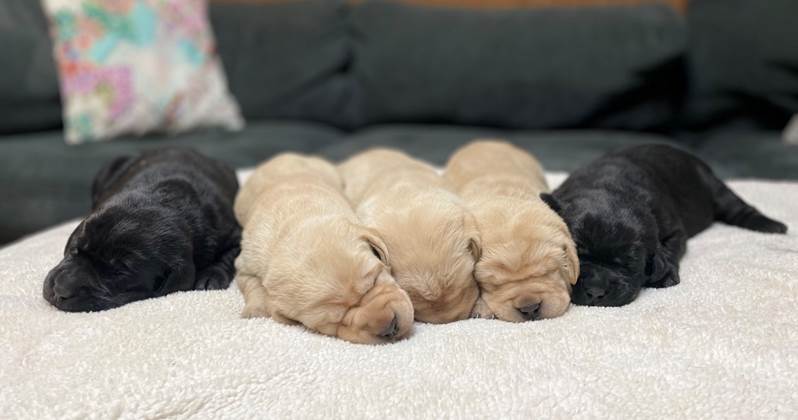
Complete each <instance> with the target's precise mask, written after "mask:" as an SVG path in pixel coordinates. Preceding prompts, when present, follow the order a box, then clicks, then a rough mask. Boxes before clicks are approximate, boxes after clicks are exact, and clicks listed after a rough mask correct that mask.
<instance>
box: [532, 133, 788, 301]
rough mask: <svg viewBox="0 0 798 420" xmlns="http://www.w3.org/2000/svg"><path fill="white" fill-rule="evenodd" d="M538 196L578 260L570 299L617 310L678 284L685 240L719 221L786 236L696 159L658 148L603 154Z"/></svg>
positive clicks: (779, 226) (657, 146)
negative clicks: (558, 219)
mask: <svg viewBox="0 0 798 420" xmlns="http://www.w3.org/2000/svg"><path fill="white" fill-rule="evenodd" d="M541 198H542V199H543V200H544V201H546V202H547V203H548V204H549V205H550V206H551V207H552V209H554V210H555V211H556V212H557V213H559V214H560V216H562V218H563V219H564V220H565V222H566V224H567V225H568V228H569V229H570V230H571V235H572V236H573V239H574V242H576V246H577V253H578V254H579V260H580V275H579V280H578V281H577V283H576V286H575V287H574V289H573V297H572V300H573V302H574V303H576V304H580V305H595V306H621V305H625V304H627V303H629V302H631V301H632V300H634V299H635V298H636V297H637V295H638V293H639V292H640V289H641V288H642V287H668V286H673V285H675V284H678V283H679V260H680V259H681V258H682V256H684V253H685V251H686V247H687V238H690V237H692V236H694V235H696V234H698V233H699V232H701V231H702V230H704V229H706V228H708V227H709V226H710V225H711V224H712V223H713V221H715V220H719V221H722V222H725V223H728V224H730V225H735V226H740V227H743V228H746V229H751V230H755V231H759V232H769V233H785V232H786V231H787V226H785V225H784V224H783V223H780V222H777V221H775V220H772V219H769V218H768V217H766V216H764V215H763V214H762V213H760V212H759V211H758V210H757V209H755V208H753V207H751V206H750V205H748V204H747V203H745V202H744V201H743V200H742V199H741V198H740V197H738V196H737V195H736V194H734V192H732V191H731V190H730V189H729V188H728V187H727V186H726V185H725V184H724V183H723V181H721V180H720V179H718V178H717V177H716V176H715V175H714V174H713V173H712V170H711V169H710V168H709V166H707V165H706V164H705V163H704V162H702V161H701V160H699V159H698V158H697V157H695V156H693V155H691V154H689V153H687V152H684V151H682V150H679V149H676V148H673V147H670V146H666V145H659V144H651V145H641V146H633V147H629V148H626V149H622V150H620V151H617V152H613V153H610V154H608V155H606V156H603V157H601V158H599V159H597V160H595V161H593V162H592V163H590V164H588V165H587V166H585V167H583V168H581V169H579V170H577V171H576V172H574V173H572V174H571V176H570V177H569V178H568V179H567V180H566V181H565V182H564V183H563V184H562V185H561V186H560V187H559V188H557V189H556V190H555V191H554V192H553V193H552V194H551V195H549V194H542V195H541Z"/></svg>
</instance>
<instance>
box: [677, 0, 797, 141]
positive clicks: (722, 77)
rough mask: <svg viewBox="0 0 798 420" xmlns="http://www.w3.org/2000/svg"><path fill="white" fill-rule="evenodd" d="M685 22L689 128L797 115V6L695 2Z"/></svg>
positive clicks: (779, 0) (782, 121) (772, 124)
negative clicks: (689, 85) (688, 84)
mask: <svg viewBox="0 0 798 420" xmlns="http://www.w3.org/2000/svg"><path fill="white" fill-rule="evenodd" d="M687 19H688V22H689V28H690V36H689V38H690V43H689V45H690V49H689V58H690V59H689V63H690V82H691V83H690V84H691V86H692V89H691V97H690V102H689V107H688V108H687V109H686V110H685V115H686V122H687V123H688V125H689V126H690V127H691V128H694V129H696V128H698V129H700V128H704V127H710V128H711V127H714V126H722V125H725V124H727V123H733V122H738V123H739V122H743V121H747V122H750V123H753V124H755V125H757V126H759V127H765V128H772V129H781V128H783V127H784V126H785V125H786V124H787V121H788V120H789V119H790V117H791V116H792V115H794V114H798V1H796V0H767V1H750V0H723V1H719V0H691V1H690V5H689V8H688V13H687Z"/></svg>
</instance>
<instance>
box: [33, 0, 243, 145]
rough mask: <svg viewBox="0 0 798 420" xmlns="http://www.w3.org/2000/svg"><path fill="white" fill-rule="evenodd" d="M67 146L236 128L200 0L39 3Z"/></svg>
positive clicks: (51, 0)
mask: <svg viewBox="0 0 798 420" xmlns="http://www.w3.org/2000/svg"><path fill="white" fill-rule="evenodd" d="M43 4H44V6H45V10H46V11H47V14H48V15H49V17H50V22H51V33H52V37H53V41H54V42H53V43H54V49H55V57H56V61H57V62H58V68H59V74H60V78H61V95H62V101H63V103H64V127H65V130H66V139H67V142H68V143H72V144H74V143H82V142H87V141H96V140H105V139H109V138H112V137H114V136H117V135H121V134H144V133H146V132H150V131H166V132H172V133H174V132H179V131H185V130H189V129H192V128H196V127H200V126H221V127H226V128H228V129H239V128H241V127H242V126H243V120H242V118H241V114H240V112H239V110H238V105H237V104H236V102H235V99H234V98H233V97H232V95H231V94H230V93H229V91H228V88H227V81H226V79H225V76H224V72H223V69H222V66H221V64H220V61H219V58H218V55H217V54H216V50H215V48H216V47H215V44H214V40H213V34H212V32H211V28H210V23H209V21H208V15H207V4H206V0H43Z"/></svg>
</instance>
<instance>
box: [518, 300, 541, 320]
mask: <svg viewBox="0 0 798 420" xmlns="http://www.w3.org/2000/svg"><path fill="white" fill-rule="evenodd" d="M516 309H518V312H521V316H522V317H523V318H524V319H525V320H527V321H533V320H536V319H538V317H540V303H533V304H531V305H526V306H522V307H520V308H516Z"/></svg>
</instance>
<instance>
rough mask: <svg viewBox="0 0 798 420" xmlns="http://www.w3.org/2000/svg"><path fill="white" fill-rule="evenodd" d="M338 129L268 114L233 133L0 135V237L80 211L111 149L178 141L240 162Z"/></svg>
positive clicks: (304, 144)
mask: <svg viewBox="0 0 798 420" xmlns="http://www.w3.org/2000/svg"><path fill="white" fill-rule="evenodd" d="M339 136H340V133H339V132H338V131H337V130H335V129H333V128H330V127H328V126H322V125H316V124H308V123H305V124H301V123H288V122H269V121H262V122H256V123H253V124H250V125H248V126H247V128H245V129H244V130H242V131H240V132H236V133H230V132H226V131H223V130H211V131H203V132H198V133H192V134H185V135H180V136H176V137H158V136H152V137H148V138H122V139H118V140H115V141H113V142H109V143H102V144H97V143H92V144H85V145H79V146H67V145H66V144H64V138H63V133H62V132H59V131H51V132H44V133H37V134H24V135H14V136H6V137H4V138H2V148H3V153H0V197H2V200H0V243H4V242H7V241H9V240H12V239H14V238H16V237H18V236H20V235H23V234H25V233H29V232H33V231H35V230H39V229H42V228H45V227H47V226H50V225H52V224H55V223H58V222H61V221H64V220H67V219H70V218H73V217H78V216H80V215H83V214H85V213H86V212H87V211H88V210H89V207H90V196H89V191H90V187H91V181H92V179H93V178H94V175H95V173H96V172H97V171H98V170H99V169H100V167H102V165H104V164H105V163H106V162H107V161H108V160H110V159H112V158H113V157H115V156H119V155H123V154H130V153H136V152H137V151H138V150H142V149H149V148H157V147H165V146H183V147H193V148H196V149H197V150H199V151H201V152H203V153H206V154H207V155H208V156H211V157H214V158H217V159H220V160H222V161H224V162H227V163H229V164H231V165H233V166H236V167H246V166H253V165H256V164H257V163H259V162H260V161H262V160H264V159H266V158H268V157H270V156H272V155H274V154H276V153H278V152H281V151H284V150H297V151H300V152H313V151H315V150H317V149H319V148H321V147H322V146H323V145H326V144H328V143H330V142H333V141H335V140H336V139H337V138H339Z"/></svg>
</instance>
